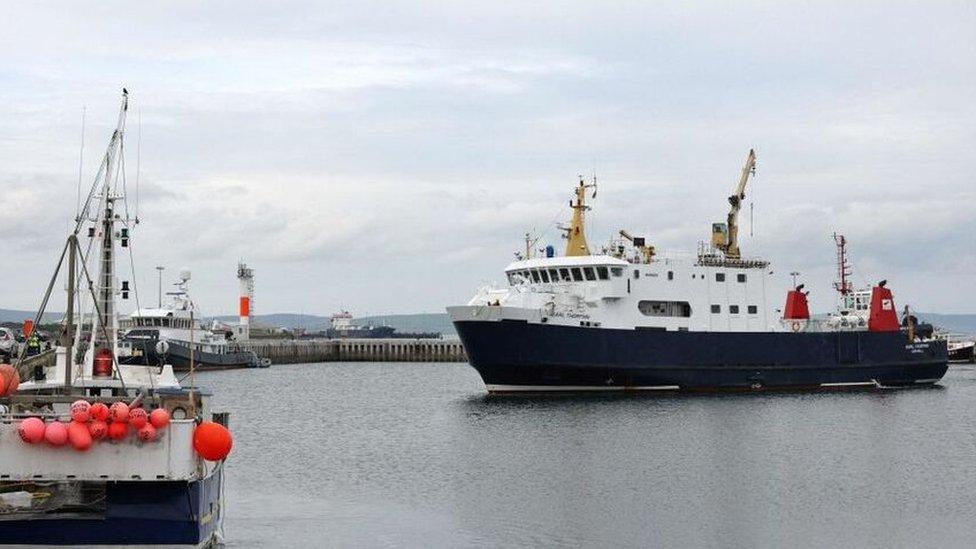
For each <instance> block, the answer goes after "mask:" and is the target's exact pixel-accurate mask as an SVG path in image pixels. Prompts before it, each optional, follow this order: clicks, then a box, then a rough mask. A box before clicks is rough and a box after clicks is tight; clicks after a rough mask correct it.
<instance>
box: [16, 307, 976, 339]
mask: <svg viewBox="0 0 976 549" xmlns="http://www.w3.org/2000/svg"><path fill="white" fill-rule="evenodd" d="M35 314H36V313H35V312H32V311H18V310H14V309H0V322H17V323H20V322H23V321H24V320H25V319H28V318H34V315H35ZM915 314H916V315H917V316H918V317H919V319H921V320H923V321H925V322H931V323H932V324H934V325H935V326H936V327H938V328H941V329H943V330H946V331H949V332H957V333H962V334H973V335H976V314H936V313H915ZM61 315H62V313H59V312H50V313H45V314H44V318H43V319H42V322H43V323H49V322H57V321H59V320H60V319H61ZM215 318H216V319H218V320H220V321H222V322H228V323H236V322H237V317H236V316H231V315H223V316H218V317H215ZM254 321H255V322H256V323H258V324H262V325H265V326H274V327H285V328H304V329H306V330H310V331H318V330H324V329H326V328H328V327H329V317H327V316H319V315H301V314H295V313H275V314H267V315H257V317H255V319H254ZM354 323H355V324H360V325H366V324H372V325H376V326H380V325H383V326H392V327H394V328H396V329H397V331H398V332H437V333H440V334H443V335H445V336H449V337H450V336H454V335H455V334H456V332H455V331H454V326H453V325H452V324H451V320H450V318H449V317H448V316H447V313H417V314H397V315H379V316H366V317H362V318H357V319H356V320H355V321H354Z"/></svg>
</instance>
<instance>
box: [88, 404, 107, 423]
mask: <svg viewBox="0 0 976 549" xmlns="http://www.w3.org/2000/svg"><path fill="white" fill-rule="evenodd" d="M88 415H89V416H91V418H92V419H94V420H97V421H108V416H109V413H108V406H106V405H105V403H104V402H96V403H95V404H92V405H91V408H90V409H89V410H88Z"/></svg>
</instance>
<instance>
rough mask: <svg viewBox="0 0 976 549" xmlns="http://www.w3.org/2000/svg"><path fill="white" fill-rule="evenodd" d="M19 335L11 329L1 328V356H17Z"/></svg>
mask: <svg viewBox="0 0 976 549" xmlns="http://www.w3.org/2000/svg"><path fill="white" fill-rule="evenodd" d="M19 349H20V348H19V347H18V346H17V334H15V333H14V331H13V330H11V329H10V328H2V327H0V355H3V356H7V357H11V356H13V355H16V354H17V351H18V350H19Z"/></svg>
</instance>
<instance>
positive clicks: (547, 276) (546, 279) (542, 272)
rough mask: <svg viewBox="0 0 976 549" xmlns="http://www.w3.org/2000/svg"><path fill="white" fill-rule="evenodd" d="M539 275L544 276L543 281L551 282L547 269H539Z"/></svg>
mask: <svg viewBox="0 0 976 549" xmlns="http://www.w3.org/2000/svg"><path fill="white" fill-rule="evenodd" d="M539 276H540V277H542V281H543V282H545V283H548V282H549V272H548V271H546V270H545V269H539Z"/></svg>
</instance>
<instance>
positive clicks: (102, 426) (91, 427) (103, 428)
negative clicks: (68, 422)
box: [88, 419, 108, 440]
mask: <svg viewBox="0 0 976 549" xmlns="http://www.w3.org/2000/svg"><path fill="white" fill-rule="evenodd" d="M88 432H89V433H91V437H92V440H102V439H103V438H105V437H106V436H108V423H105V422H104V421H102V420H100V419H96V420H94V421H92V422H91V423H89V424H88Z"/></svg>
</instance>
